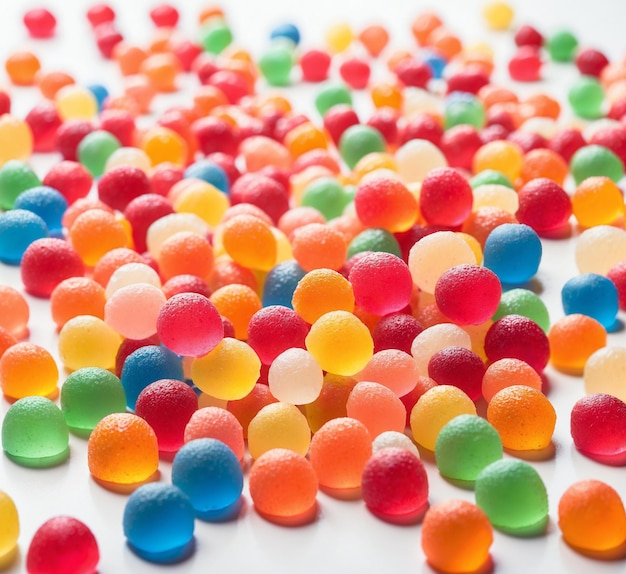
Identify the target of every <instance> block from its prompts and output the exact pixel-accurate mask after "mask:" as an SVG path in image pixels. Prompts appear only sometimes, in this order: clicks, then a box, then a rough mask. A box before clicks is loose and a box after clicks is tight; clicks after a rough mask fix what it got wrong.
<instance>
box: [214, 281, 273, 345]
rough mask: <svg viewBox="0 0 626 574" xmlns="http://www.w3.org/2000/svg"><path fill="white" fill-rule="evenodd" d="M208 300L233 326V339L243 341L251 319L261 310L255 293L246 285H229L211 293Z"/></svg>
mask: <svg viewBox="0 0 626 574" xmlns="http://www.w3.org/2000/svg"><path fill="white" fill-rule="evenodd" d="M209 300H210V301H211V303H213V305H215V308H216V309H217V310H218V311H219V313H220V315H222V316H223V317H226V319H228V320H229V321H230V322H231V323H232V324H233V327H234V328H235V337H237V338H238V339H240V340H245V339H246V338H247V336H248V326H249V325H250V321H251V320H252V317H253V316H254V314H255V313H256V312H257V311H259V310H260V309H261V301H260V300H259V296H258V295H257V294H256V292H255V291H254V290H253V289H252V288H251V287H249V286H247V285H241V284H237V283H231V284H229V285H224V286H223V287H220V288H219V289H216V290H215V291H213V293H212V294H211V297H209Z"/></svg>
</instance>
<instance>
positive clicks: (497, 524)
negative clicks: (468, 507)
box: [475, 459, 548, 536]
mask: <svg viewBox="0 0 626 574" xmlns="http://www.w3.org/2000/svg"><path fill="white" fill-rule="evenodd" d="M475 496H476V504H477V505H478V506H479V507H480V508H481V509H482V510H483V511H484V512H485V514H486V515H487V517H488V518H489V521H490V522H491V524H492V525H493V526H494V528H497V529H498V530H501V531H502V532H506V533H507V534H511V535H512V536H533V535H537V534H540V533H542V532H543V531H544V530H545V528H546V525H547V522H548V495H547V492H546V487H545V485H544V483H543V481H542V480H541V477H540V476H539V474H538V473H537V471H536V470H535V469H534V468H533V467H532V466H530V464H528V463H526V462H523V461H521V460H516V459H503V460H499V461H496V462H493V463H491V464H490V465H489V466H487V467H486V468H485V469H483V470H482V472H481V473H480V474H479V475H478V477H477V478H476V483H475Z"/></svg>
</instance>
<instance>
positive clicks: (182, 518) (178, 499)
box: [123, 482, 195, 564]
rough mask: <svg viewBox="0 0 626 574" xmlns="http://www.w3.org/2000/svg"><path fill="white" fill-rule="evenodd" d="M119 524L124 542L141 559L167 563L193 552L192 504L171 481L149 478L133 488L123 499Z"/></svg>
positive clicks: (176, 560)
mask: <svg viewBox="0 0 626 574" xmlns="http://www.w3.org/2000/svg"><path fill="white" fill-rule="evenodd" d="M123 524H124V535H125V536H126V539H127V540H128V545H129V546H130V547H131V549H132V550H133V551H134V552H135V553H136V554H137V555H138V556H139V557H141V558H143V559H144V560H148V561H150V562H157V563H162V564H167V563H172V562H178V561H180V560H184V559H185V558H187V557H188V556H189V555H191V553H192V552H193V549H194V537H193V532H194V527H195V521H194V512H193V507H192V506H191V501H190V500H189V498H188V497H187V496H186V495H185V494H184V493H183V492H182V491H181V490H180V489H179V488H178V487H176V486H172V485H171V484H163V483H155V482H153V483H150V484H144V485H143V486H140V487H139V488H138V489H137V490H135V492H133V493H132V494H131V495H130V497H129V498H128V501H127V502H126V507H125V508H124V519H123Z"/></svg>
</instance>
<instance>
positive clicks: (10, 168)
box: [0, 159, 41, 210]
mask: <svg viewBox="0 0 626 574" xmlns="http://www.w3.org/2000/svg"><path fill="white" fill-rule="evenodd" d="M39 185H41V181H40V180H39V178H38V177H37V175H36V174H35V172H34V171H33V170H32V169H31V168H30V166H29V165H28V164H27V163H24V162H23V161H20V160H18V159H10V160H9V161H7V162H6V163H5V164H4V165H3V166H2V167H1V168H0V209H4V210H7V209H13V205H14V204H15V200H16V199H17V198H18V196H19V195H20V194H21V193H22V192H24V191H26V190H27V189H32V188H33V187H37V186H39Z"/></svg>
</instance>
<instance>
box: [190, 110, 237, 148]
mask: <svg viewBox="0 0 626 574" xmlns="http://www.w3.org/2000/svg"><path fill="white" fill-rule="evenodd" d="M191 131H192V132H193V133H194V135H195V136H196V140H197V141H198V148H199V149H200V151H201V152H202V153H204V154H206V155H208V154H211V153H215V152H222V153H225V154H229V155H234V154H236V153H237V148H238V146H239V137H238V135H237V134H236V132H235V129H234V128H233V126H232V124H230V123H229V122H227V121H226V120H224V119H222V118H214V117H212V116H209V117H206V118H201V119H199V120H196V121H195V122H194V123H193V124H191Z"/></svg>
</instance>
